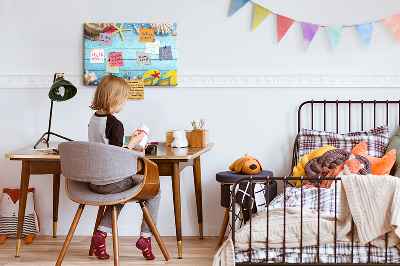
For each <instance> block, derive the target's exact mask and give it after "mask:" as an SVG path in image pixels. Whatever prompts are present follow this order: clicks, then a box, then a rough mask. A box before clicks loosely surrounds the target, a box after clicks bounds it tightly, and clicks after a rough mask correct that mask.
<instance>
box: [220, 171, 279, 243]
mask: <svg viewBox="0 0 400 266" xmlns="http://www.w3.org/2000/svg"><path fill="white" fill-rule="evenodd" d="M249 176H250V175H247V174H242V173H238V172H235V171H225V172H219V173H217V174H216V180H217V181H218V182H219V183H221V206H222V207H224V208H226V209H225V216H224V219H223V221H222V226H221V232H220V234H219V239H218V245H221V244H222V240H223V238H224V235H225V231H226V228H227V225H228V222H229V212H230V211H231V206H232V204H233V203H231V186H232V185H233V184H235V182H236V181H238V180H239V179H241V178H243V177H249ZM268 176H269V177H272V176H273V173H272V172H271V171H268V170H264V171H260V172H259V173H258V174H256V175H253V177H265V178H267V177H268ZM265 180H266V179H265ZM268 187H269V188H268ZM268 187H267V186H262V189H260V187H259V188H258V189H254V187H253V196H252V197H251V196H250V194H249V189H248V188H249V184H248V182H244V183H241V184H240V185H239V189H238V190H237V192H236V196H237V198H236V202H238V201H239V202H240V204H242V205H245V206H246V205H247V206H248V207H250V208H251V207H253V209H255V210H257V209H260V208H261V207H262V206H257V204H259V203H258V202H256V201H255V200H254V199H256V198H257V194H258V193H261V195H262V196H263V197H264V199H265V201H262V202H261V203H260V204H261V205H265V204H268V203H269V202H271V200H272V199H273V198H275V196H276V194H277V184H276V182H275V181H271V182H270V183H269V185H268ZM259 195H260V194H259ZM254 203H255V204H254ZM264 207H266V205H265V206H264ZM235 217H236V218H235V220H237V219H240V220H241V219H242V218H241V217H239V216H238V215H236V216H235ZM232 222H234V221H232ZM243 222H244V221H243V220H242V221H240V223H243Z"/></svg>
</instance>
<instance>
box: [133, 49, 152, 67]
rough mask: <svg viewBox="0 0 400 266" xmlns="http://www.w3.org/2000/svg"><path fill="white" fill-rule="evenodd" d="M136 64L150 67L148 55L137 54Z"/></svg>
mask: <svg viewBox="0 0 400 266" xmlns="http://www.w3.org/2000/svg"><path fill="white" fill-rule="evenodd" d="M136 55H137V64H138V65H139V66H140V65H150V64H151V61H150V54H148V53H143V52H138V53H137V54H136Z"/></svg>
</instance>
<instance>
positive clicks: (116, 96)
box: [90, 75, 130, 114]
mask: <svg viewBox="0 0 400 266" xmlns="http://www.w3.org/2000/svg"><path fill="white" fill-rule="evenodd" d="M129 91H130V87H129V85H128V83H127V82H126V81H125V80H123V79H122V78H120V77H117V76H113V75H105V76H103V77H102V78H101V80H100V82H99V85H97V88H96V91H95V92H94V96H93V101H92V104H91V105H90V108H91V109H93V110H101V111H104V112H106V113H107V114H113V113H115V111H116V108H117V107H118V105H119V104H120V102H121V101H122V100H124V99H127V98H128V96H129Z"/></svg>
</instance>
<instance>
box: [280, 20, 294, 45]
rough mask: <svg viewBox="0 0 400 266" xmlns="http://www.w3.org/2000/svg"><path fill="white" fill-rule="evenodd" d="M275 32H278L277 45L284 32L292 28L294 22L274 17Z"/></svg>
mask: <svg viewBox="0 0 400 266" xmlns="http://www.w3.org/2000/svg"><path fill="white" fill-rule="evenodd" d="M276 22H277V30H278V43H279V42H280V40H281V39H282V38H283V36H285V34H286V32H287V31H288V30H289V28H290V26H292V24H293V22H294V20H293V19H291V18H287V17H284V16H281V15H276Z"/></svg>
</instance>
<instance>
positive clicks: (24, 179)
mask: <svg viewBox="0 0 400 266" xmlns="http://www.w3.org/2000/svg"><path fill="white" fill-rule="evenodd" d="M30 167H31V163H30V162H29V161H22V169H21V184H20V195H19V210H18V226H17V248H16V253H15V257H19V250H20V248H21V240H22V229H23V226H24V219H25V208H26V197H27V194H28V186H29V178H30V171H31V169H30Z"/></svg>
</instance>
